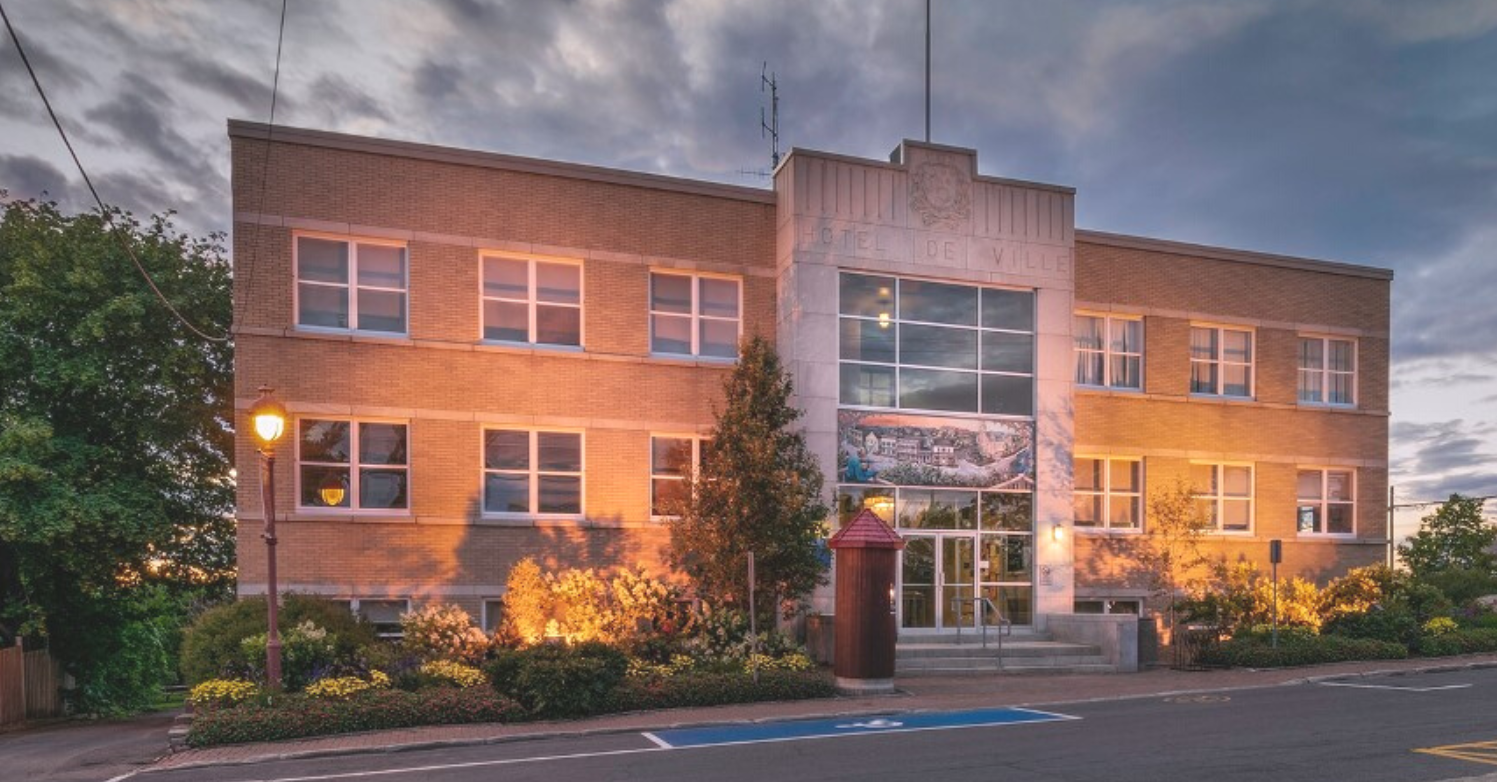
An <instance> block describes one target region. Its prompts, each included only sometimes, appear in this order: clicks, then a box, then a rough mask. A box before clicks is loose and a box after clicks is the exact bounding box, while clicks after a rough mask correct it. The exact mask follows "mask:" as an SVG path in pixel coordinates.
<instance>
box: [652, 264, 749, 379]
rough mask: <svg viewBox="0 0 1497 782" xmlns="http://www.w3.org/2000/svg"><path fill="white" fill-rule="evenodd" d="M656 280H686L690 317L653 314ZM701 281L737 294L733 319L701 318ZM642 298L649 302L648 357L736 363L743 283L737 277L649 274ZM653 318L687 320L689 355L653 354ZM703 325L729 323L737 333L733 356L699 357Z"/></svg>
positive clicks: (739, 337)
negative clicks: (723, 285) (727, 287)
mask: <svg viewBox="0 0 1497 782" xmlns="http://www.w3.org/2000/svg"><path fill="white" fill-rule="evenodd" d="M656 277H684V278H687V279H689V280H691V313H690V314H689V315H688V314H687V313H685V312H669V311H666V310H657V309H655V296H654V289H655V278H656ZM704 279H705V280H714V281H719V282H730V283H732V284H733V287H734V288H735V289H736V290H737V292H738V316H737V317H734V318H729V317H724V316H721V315H704V314H702V280H704ZM645 295H646V296H648V297H649V299H650V353H651V354H652V355H656V356H692V357H694V358H702V359H706V360H708V361H737V360H738V348H737V342H738V341H741V340H742V339H743V280H741V279H739V278H737V277H719V276H715V275H708V274H680V273H677V272H663V271H651V272H650V288H649V290H647V291H646V292H645ZM656 318H679V319H682V320H687V319H689V320H690V324H691V352H690V353H672V352H669V351H663V350H656V349H655V319H656ZM703 321H707V322H712V321H717V322H721V323H732V324H733V325H734V328H735V331H736V333H737V337H736V338H735V340H734V343H735V344H734V349H733V356H732V357H728V356H703V355H702V322H703Z"/></svg>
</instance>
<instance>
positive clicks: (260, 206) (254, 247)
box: [234, 0, 287, 323]
mask: <svg viewBox="0 0 1497 782" xmlns="http://www.w3.org/2000/svg"><path fill="white" fill-rule="evenodd" d="M286 4H287V0H281V27H280V31H279V32H277V33H276V39H275V76H274V77H272V78H271V82H270V120H269V121H268V122H267V123H266V125H265V160H264V162H263V164H262V165H261V166H260V193H259V196H258V198H257V199H256V203H255V212H256V214H258V213H260V212H263V211H264V210H265V187H266V184H267V183H268V182H269V181H270V150H271V149H272V144H271V142H273V141H275V104H276V96H277V95H279V94H280V91H281V44H282V43H284V42H285V40H286ZM259 260H260V242H259V239H258V237H257V238H256V240H255V241H253V242H250V257H249V260H248V261H246V262H245V264H244V285H242V286H238V287H239V289H240V290H241V291H244V296H243V298H244V302H245V309H246V310H247V309H249V297H250V292H251V291H253V290H254V287H253V286H252V285H251V283H253V282H254V281H255V264H256V262H257V261H259ZM234 315H235V317H234V322H235V323H239V322H240V318H239V317H238V315H239V313H238V312H235V313H234Z"/></svg>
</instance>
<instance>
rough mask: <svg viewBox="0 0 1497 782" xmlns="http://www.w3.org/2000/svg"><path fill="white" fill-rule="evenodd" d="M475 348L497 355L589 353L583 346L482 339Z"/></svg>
mask: <svg viewBox="0 0 1497 782" xmlns="http://www.w3.org/2000/svg"><path fill="white" fill-rule="evenodd" d="M474 347H475V348H477V349H478V350H483V351H492V352H495V353H524V354H527V355H574V356H580V355H582V354H583V353H585V352H587V349H586V348H585V347H583V346H582V345H547V344H544V343H537V342H500V341H498V340H490V339H482V340H479V341H478V342H477V343H476V344H475V345H474Z"/></svg>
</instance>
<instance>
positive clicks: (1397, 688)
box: [134, 669, 1497, 782]
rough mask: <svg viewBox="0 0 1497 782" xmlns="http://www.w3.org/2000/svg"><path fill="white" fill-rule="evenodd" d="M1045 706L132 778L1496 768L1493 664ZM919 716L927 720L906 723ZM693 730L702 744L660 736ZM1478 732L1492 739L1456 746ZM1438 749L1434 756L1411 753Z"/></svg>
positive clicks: (1451, 772)
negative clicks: (1031, 712)
mask: <svg viewBox="0 0 1497 782" xmlns="http://www.w3.org/2000/svg"><path fill="white" fill-rule="evenodd" d="M1036 708H1037V709H1040V710H1042V711H1044V712H1052V713H1055V714H1057V715H1061V716H1063V717H1069V718H1072V719H1055V720H1049V721H1037V722H1010V723H1007V724H987V725H983V726H978V727H973V726H959V725H954V724H951V725H946V726H945V727H941V725H940V724H939V723H941V722H942V720H943V718H942V717H935V718H932V717H929V716H928V715H926V716H925V717H923V719H924V720H925V721H924V722H921V721H920V720H917V719H916V718H914V717H913V716H908V715H906V716H903V717H902V716H901V715H897V714H896V715H889V716H888V717H887V718H886V719H885V720H884V721H883V722H880V723H872V724H867V723H868V721H867V720H866V718H865V719H864V723H865V724H863V725H862V726H860V727H858V728H857V730H858V731H861V732H859V733H858V734H857V735H842V734H839V735H837V736H836V737H832V738H816V737H811V738H807V737H803V736H796V735H795V734H797V733H805V732H808V730H809V729H808V727H807V726H805V725H793V724H791V725H787V724H777V725H771V726H765V727H758V728H745V729H743V730H738V729H727V730H726V732H723V729H718V732H717V733H712V734H699V735H697V736H696V739H693V738H692V737H691V736H690V735H685V734H683V735H674V733H678V732H663V731H662V732H660V734H659V735H655V736H652V735H646V734H641V733H616V734H608V735H597V736H573V737H562V738H550V739H539V740H528V741H516V742H511V743H503V744H491V745H483V746H470V747H460V748H445V749H437V750H420V751H410V752H400V753H388V754H378V755H356V756H345V757H338V758H321V759H307V760H296V761H277V762H273V763H259V764H254V765H250V766H227V767H214V768H195V769H183V770H178V771H163V772H147V773H143V774H140V775H138V776H136V777H135V778H134V779H135V780H139V782H185V781H186V780H193V781H194V782H198V781H202V782H247V781H248V780H261V781H263V782H292V781H293V780H295V781H296V782H314V780H315V782H334V781H335V780H347V781H348V782H362V781H363V780H371V781H373V780H387V781H388V782H477V781H478V780H483V781H485V782H488V781H489V780H498V779H503V780H506V782H508V781H509V780H538V781H541V782H566V781H568V780H589V782H591V781H593V780H649V781H650V782H667V781H668V780H693V781H694V780H745V781H748V780H752V781H753V782H764V780H795V781H796V782H799V781H800V780H841V779H876V780H919V781H920V782H933V781H934V780H1003V782H1023V781H1025V780H1045V781H1046V782H1053V780H1074V781H1076V782H1088V781H1090V780H1097V782H1126V781H1127V780H1148V781H1149V782H1154V781H1155V780H1208V781H1209V782H1232V781H1233V780H1254V781H1255V782H1256V781H1257V780H1273V781H1274V782H1290V781H1293V780H1355V781H1356V782H1378V781H1379V780H1390V781H1391V780H1397V781H1398V782H1421V781H1423V780H1447V779H1463V778H1470V777H1477V776H1481V775H1486V774H1491V773H1493V772H1497V669H1486V670H1467V671H1459V672H1451V673H1426V674H1409V675H1400V676H1387V677H1380V678H1359V679H1347V680H1344V681H1342V682H1339V683H1338V682H1332V683H1315V684H1297V685H1292V686H1282V687H1271V688H1263V689H1255V690H1238V691H1234V692H1225V693H1220V694H1210V695H1193V696H1179V697H1151V698H1138V699H1130V700H1117V701H1106V702H1096V703H1081V704H1063V705H1054V706H1045V707H1036ZM974 719H976V720H977V721H983V720H985V719H987V717H986V716H985V715H978V716H977V717H976V718H974V717H972V716H971V715H970V714H967V715H966V716H963V715H953V716H952V719H951V720H950V722H953V723H955V722H961V721H966V722H972V721H974ZM905 721H908V722H909V723H910V724H909V725H905V724H903V723H904V722H905ZM896 723H899V724H897V725H896ZM932 724H935V725H936V727H930V725H932ZM914 726H924V727H922V728H921V729H920V730H910V728H911V727H914ZM812 727H814V726H812ZM838 727H848V726H838ZM906 731H908V732H906ZM810 732H815V731H814V730H810ZM787 737H789V738H787ZM766 739H772V740H766ZM693 740H696V741H707V742H709V743H707V744H706V745H704V746H691V747H679V748H671V747H666V746H661V745H662V743H670V742H684V743H691V742H692V741H693ZM732 742H741V743H732ZM1479 742H1489V743H1490V745H1491V746H1490V747H1486V746H1470V747H1461V746H1452V745H1466V744H1474V743H1479ZM1442 747H1443V748H1445V749H1436V752H1437V753H1440V754H1431V753H1429V752H1420V751H1416V750H1421V749H1423V750H1429V749H1435V748H1442ZM1494 779H1497V777H1494Z"/></svg>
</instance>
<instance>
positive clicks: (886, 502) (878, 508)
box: [863, 497, 894, 521]
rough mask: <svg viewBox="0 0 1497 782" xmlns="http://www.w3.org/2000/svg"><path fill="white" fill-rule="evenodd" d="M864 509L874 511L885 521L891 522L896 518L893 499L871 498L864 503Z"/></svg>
mask: <svg viewBox="0 0 1497 782" xmlns="http://www.w3.org/2000/svg"><path fill="white" fill-rule="evenodd" d="M863 507H865V508H867V509H869V510H871V511H873V512H874V513H875V514H877V515H878V517H879V518H881V519H883V520H884V521H890V520H892V519H893V518H894V498H893V497H869V498H868V499H866V500H864V501H863Z"/></svg>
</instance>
